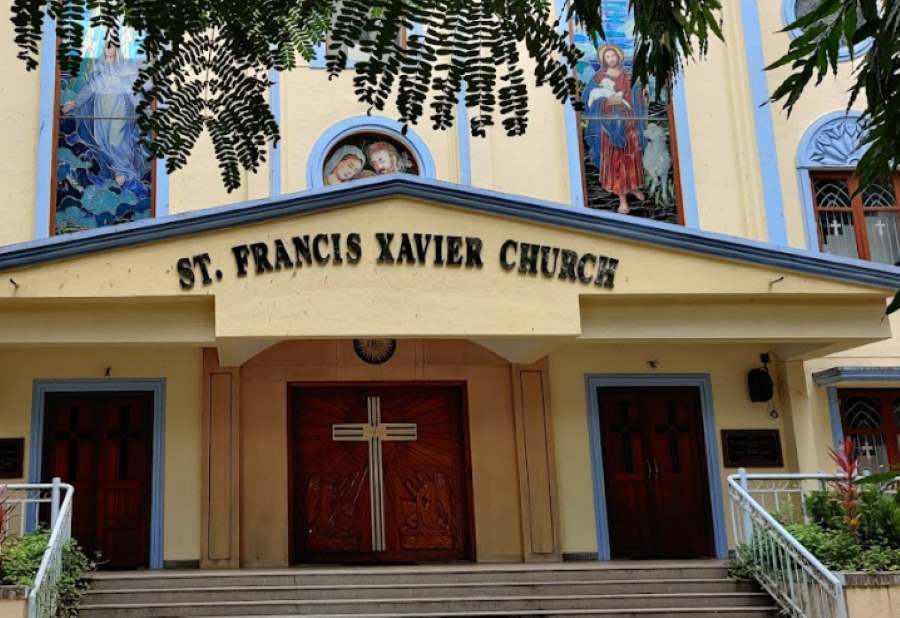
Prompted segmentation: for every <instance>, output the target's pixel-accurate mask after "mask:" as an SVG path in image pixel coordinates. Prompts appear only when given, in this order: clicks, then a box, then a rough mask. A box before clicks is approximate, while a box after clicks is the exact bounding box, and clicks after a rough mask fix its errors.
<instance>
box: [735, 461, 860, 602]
mask: <svg viewBox="0 0 900 618" xmlns="http://www.w3.org/2000/svg"><path fill="white" fill-rule="evenodd" d="M837 479H838V477H836V476H834V475H831V474H821V473H818V474H784V473H781V474H752V475H749V474H747V473H746V471H745V470H744V469H740V470H739V471H738V474H732V475H730V476H729V477H728V486H729V494H730V496H731V509H732V510H731V513H732V520H733V521H732V523H733V526H734V530H735V535H736V537H737V540H738V541H743V542H744V543H745V546H746V548H747V550H746V551H745V552H741V551H738V552H737V553H736V559H737V560H738V561H739V562H750V561H752V562H753V564H751V565H750V566H751V567H753V571H754V574H755V575H756V577H757V579H758V580H759V582H760V584H761V585H762V586H763V587H764V588H765V589H766V590H767V591H768V592H769V593H770V594H771V595H772V596H773V597H774V598H775V599H776V600H777V601H778V602H779V604H780V605H781V606H782V608H784V610H785V611H786V612H787V613H788V614H789V615H791V616H796V617H798V618H846V617H847V603H846V599H845V597H844V584H843V580H842V579H841V577H840V576H839V575H837V574H835V573H833V572H831V571H830V570H829V569H828V568H827V567H826V566H825V565H823V564H822V562H821V561H820V560H819V559H818V558H816V557H815V556H814V555H813V554H812V553H811V552H810V551H809V550H808V549H806V548H805V547H804V546H803V545H802V544H801V543H800V542H799V541H797V539H795V538H794V537H793V536H792V535H791V534H790V532H788V531H787V529H785V527H784V526H783V525H781V523H779V522H778V520H777V519H775V517H773V516H772V515H771V514H770V513H769V512H768V511H767V510H766V509H765V508H764V507H763V506H762V505H760V504H759V503H758V502H757V501H756V499H754V497H753V496H752V495H751V492H750V490H749V485H748V482H749V481H751V480H760V481H773V480H795V481H801V482H802V481H833V480H837ZM800 491H802V490H800ZM801 499H802V498H801ZM735 508H737V509H740V512H741V517H740V518H738V517H736V513H735ZM748 553H749V554H750V556H752V557H748V555H747V554H748Z"/></svg>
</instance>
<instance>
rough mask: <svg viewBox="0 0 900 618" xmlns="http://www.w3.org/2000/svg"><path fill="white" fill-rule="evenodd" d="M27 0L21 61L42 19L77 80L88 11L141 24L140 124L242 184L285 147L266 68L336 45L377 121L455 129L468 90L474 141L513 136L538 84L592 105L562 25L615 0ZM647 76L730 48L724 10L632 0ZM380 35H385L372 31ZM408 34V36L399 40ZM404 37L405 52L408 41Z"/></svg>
mask: <svg viewBox="0 0 900 618" xmlns="http://www.w3.org/2000/svg"><path fill="white" fill-rule="evenodd" d="M554 4H556V3H555V2H553V1H551V0H371V1H364V0H179V1H178V2H171V0H14V2H13V7H12V21H13V24H14V27H15V42H16V45H17V46H18V56H19V58H20V59H22V60H23V62H24V63H25V66H26V68H27V69H29V70H33V69H35V68H36V67H37V66H38V60H39V56H40V44H41V31H42V24H43V21H44V18H45V16H49V17H50V18H52V19H53V20H54V22H55V25H56V33H57V61H58V65H59V67H60V68H61V70H63V71H65V72H67V73H70V74H75V73H77V72H78V69H79V66H80V63H81V59H82V58H81V49H82V43H83V39H84V35H85V32H84V28H83V26H82V20H83V16H84V14H85V11H92V18H91V25H92V26H104V27H105V28H106V29H107V32H108V38H109V41H111V42H112V43H113V44H117V37H118V25H119V24H121V25H124V26H127V27H130V28H133V29H135V30H136V31H137V32H139V33H140V36H141V47H142V51H143V53H144V55H145V56H146V57H147V58H148V62H147V64H146V65H145V67H144V68H143V69H142V70H141V71H140V74H139V77H138V80H137V81H136V83H135V86H134V87H135V94H137V95H139V96H140V97H141V100H142V101H143V102H142V103H141V104H140V105H139V107H138V110H137V115H138V119H137V122H138V124H139V126H140V127H141V129H142V130H143V131H144V134H145V135H147V136H152V140H151V139H147V144H146V145H147V147H148V149H149V150H150V152H151V154H152V155H153V156H156V157H165V158H166V161H167V165H168V168H169V171H170V172H174V171H175V170H177V169H179V168H182V167H184V165H186V163H187V160H188V157H189V155H190V153H191V151H192V149H193V147H194V145H195V144H196V143H197V140H198V139H199V138H200V136H201V135H202V134H203V132H204V131H207V132H208V133H209V134H210V136H211V138H212V142H213V146H214V148H215V154H216V158H217V160H218V162H219V167H220V169H221V174H222V180H223V182H224V184H225V186H226V187H227V188H228V189H229V190H233V189H235V188H237V187H238V186H240V183H241V174H242V171H244V170H248V171H251V172H252V171H255V170H257V169H259V166H260V165H261V164H262V163H263V162H264V161H265V157H266V152H267V147H268V145H269V144H275V143H277V142H278V140H279V139H280V133H279V128H278V124H277V122H276V121H275V118H274V117H273V116H272V113H271V111H270V109H269V105H268V103H267V97H268V90H269V86H270V81H269V78H268V76H269V72H270V71H271V70H276V71H288V70H291V69H293V68H295V67H297V66H298V65H299V64H300V62H301V61H302V60H306V61H308V60H310V59H312V58H313V57H315V55H316V49H317V47H318V46H319V45H321V44H324V43H325V42H326V41H327V53H326V66H327V70H328V73H329V75H330V76H336V75H338V74H339V73H341V72H342V71H344V70H345V69H347V58H348V52H349V50H351V49H356V50H359V51H361V52H363V54H364V55H365V57H366V59H365V60H364V61H362V62H357V63H356V64H355V67H354V69H353V71H354V77H353V88H354V93H355V96H356V97H357V99H358V100H359V101H360V102H361V103H363V104H364V105H365V106H366V107H367V108H368V109H369V111H370V112H372V111H383V110H385V109H387V108H388V107H389V106H392V107H393V108H394V109H396V113H397V115H398V120H399V121H400V122H402V123H403V124H404V126H408V125H415V124H417V123H418V122H419V121H421V120H422V118H423V117H426V116H427V118H428V120H429V121H430V122H431V125H432V126H433V127H434V128H436V129H447V128H450V127H452V126H453V123H454V122H455V111H456V103H457V101H458V100H459V97H460V95H461V94H462V95H463V96H464V97H465V102H466V105H467V107H468V108H469V110H470V114H469V115H470V126H469V129H470V131H471V133H472V134H473V135H475V136H485V135H487V132H488V129H489V128H490V127H492V126H494V125H495V123H496V122H497V120H498V119H499V120H500V124H501V125H502V129H503V131H504V132H505V133H506V134H508V135H522V134H523V133H525V131H526V130H527V128H528V122H529V107H528V101H529V91H528V88H529V79H528V73H529V72H530V73H531V80H530V81H531V84H532V85H533V86H535V87H538V86H543V85H546V86H548V87H549V88H550V90H551V91H552V93H553V95H554V96H555V97H556V99H557V100H559V101H560V102H561V103H566V102H569V103H571V104H572V105H573V106H575V107H576V108H578V107H580V105H581V103H580V100H579V97H578V92H577V90H578V84H577V82H576V80H575V78H574V74H573V69H574V68H575V65H576V63H577V61H578V59H579V58H580V55H581V54H580V52H579V51H578V49H577V48H576V47H575V46H574V44H573V43H572V41H571V39H570V37H569V34H568V30H567V28H566V27H564V26H563V23H564V22H565V23H567V22H568V21H569V20H574V21H577V22H578V23H579V25H580V27H582V28H583V29H584V30H585V31H586V32H588V33H589V34H590V35H592V36H594V37H597V38H598V40H599V37H602V35H603V24H602V20H601V17H600V16H601V15H602V0H564V2H563V3H562V11H561V12H560V15H558V16H557V15H555V14H554V13H555V7H554ZM633 10H634V11H635V38H636V47H635V66H634V79H635V80H636V81H640V82H642V83H645V84H647V83H649V82H650V81H651V80H652V81H653V82H655V84H656V85H657V87H658V89H659V90H664V89H665V88H666V87H668V86H669V85H671V84H672V83H673V81H674V80H675V79H676V77H677V75H678V73H679V71H680V69H681V67H682V65H683V63H684V62H685V61H686V60H689V59H693V58H699V57H702V56H703V55H704V54H705V53H706V50H707V47H708V41H709V38H710V37H711V36H716V37H719V38H721V30H720V17H719V12H720V10H721V2H720V0H654V1H653V2H635V3H634V6H633ZM370 33H374V37H373V36H371V35H370ZM401 33H405V35H406V36H405V37H404V36H401ZM404 38H405V42H404Z"/></svg>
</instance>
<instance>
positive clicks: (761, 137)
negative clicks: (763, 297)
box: [741, 0, 788, 245]
mask: <svg viewBox="0 0 900 618" xmlns="http://www.w3.org/2000/svg"><path fill="white" fill-rule="evenodd" d="M741 20H742V22H743V25H744V45H745V47H746V52H747V73H748V75H749V77H750V97H751V104H752V105H753V120H754V124H755V127H756V150H757V156H758V158H759V167H760V173H761V175H762V190H763V200H764V201H765V208H766V228H767V231H768V240H769V242H772V243H775V244H778V245H787V244H788V238H787V227H786V226H785V222H784V202H783V195H782V192H781V180H780V177H779V174H778V153H777V151H776V149H775V128H774V125H773V123H772V110H771V106H770V105H769V82H768V80H767V78H766V70H765V68H766V60H765V56H764V54H763V46H762V32H761V31H760V24H759V10H758V7H757V0H741Z"/></svg>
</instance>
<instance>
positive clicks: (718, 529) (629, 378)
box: [585, 373, 728, 560]
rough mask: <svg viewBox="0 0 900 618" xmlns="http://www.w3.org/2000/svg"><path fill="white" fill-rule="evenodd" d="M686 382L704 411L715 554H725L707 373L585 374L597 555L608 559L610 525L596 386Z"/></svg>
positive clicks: (724, 537)
mask: <svg viewBox="0 0 900 618" xmlns="http://www.w3.org/2000/svg"><path fill="white" fill-rule="evenodd" d="M615 386H619V387H640V386H645V387H646V386H689V387H695V388H697V390H698V391H699V394H700V407H701V410H702V413H703V438H704V440H703V441H704V446H705V448H706V468H707V470H706V476H707V478H708V479H709V502H710V506H711V508H712V522H713V540H714V543H715V552H716V557H718V558H727V557H728V538H727V536H726V534H725V508H724V507H725V504H724V502H723V499H722V475H721V472H720V467H719V461H720V460H719V445H718V440H717V439H716V423H715V412H714V411H713V397H712V385H711V382H710V377H709V374H705V373H669V374H639V373H635V374H631V373H621V374H587V375H586V376H585V387H586V388H587V404H588V405H587V415H588V436H589V439H590V452H591V470H592V474H593V488H594V517H595V519H596V531H597V559H598V560H609V559H610V547H609V525H608V520H607V514H606V486H605V482H604V478H605V477H604V473H603V445H602V442H601V434H600V407H599V402H598V401H597V388H598V387H615Z"/></svg>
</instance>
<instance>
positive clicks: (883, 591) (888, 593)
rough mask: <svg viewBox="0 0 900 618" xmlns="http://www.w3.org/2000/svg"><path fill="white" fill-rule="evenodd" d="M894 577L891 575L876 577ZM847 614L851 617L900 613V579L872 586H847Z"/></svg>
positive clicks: (887, 617) (876, 617)
mask: <svg viewBox="0 0 900 618" xmlns="http://www.w3.org/2000/svg"><path fill="white" fill-rule="evenodd" d="M882 577H883V578H884V579H894V578H891V577H890V576H889V575H885V576H881V575H876V576H873V579H874V578H879V579H880V578H882ZM844 590H845V595H846V597H847V615H848V616H849V618H892V617H894V616H897V615H898V614H900V581H897V580H895V581H893V583H892V584H890V585H889V584H886V583H885V584H882V585H872V586H847V587H846V588H844Z"/></svg>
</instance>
